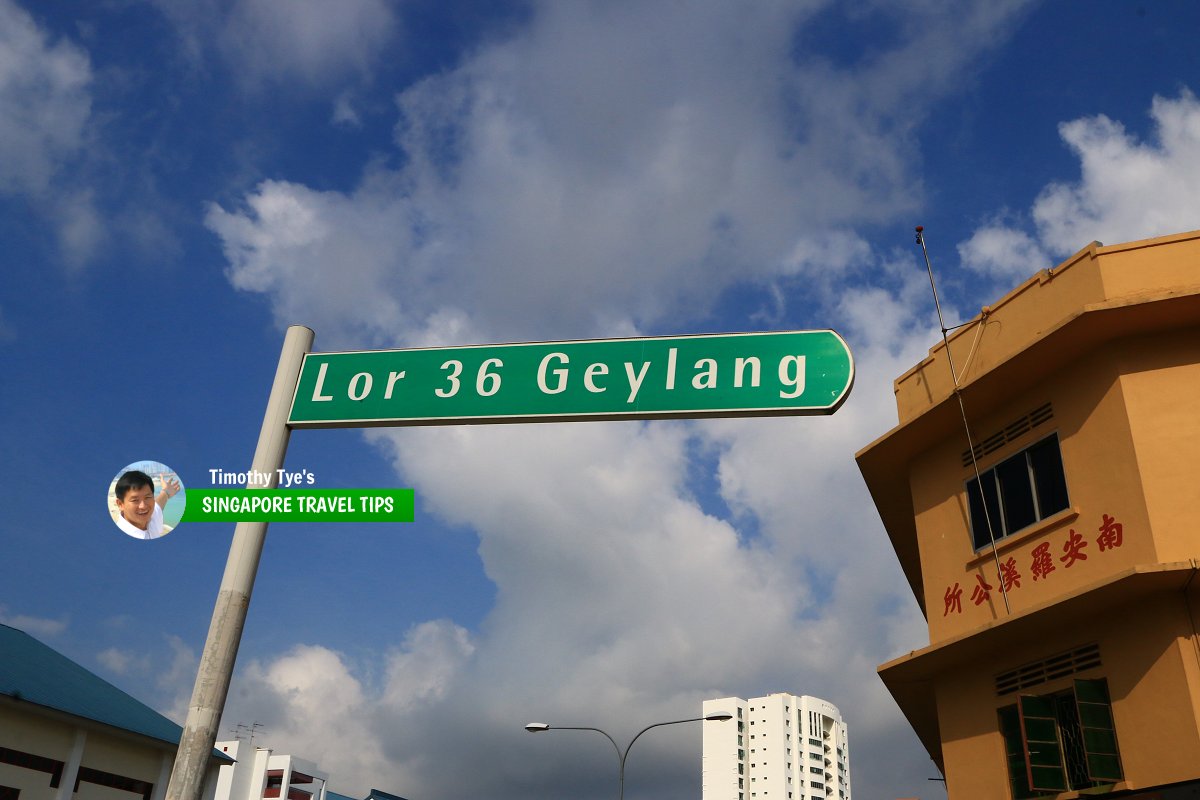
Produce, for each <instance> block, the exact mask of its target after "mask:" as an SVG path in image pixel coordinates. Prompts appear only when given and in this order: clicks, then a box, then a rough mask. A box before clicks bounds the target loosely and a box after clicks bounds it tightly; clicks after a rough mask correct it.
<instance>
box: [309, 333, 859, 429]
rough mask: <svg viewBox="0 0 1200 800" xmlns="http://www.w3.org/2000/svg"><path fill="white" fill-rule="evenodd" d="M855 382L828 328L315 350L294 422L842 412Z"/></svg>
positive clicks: (843, 349) (840, 343) (324, 424)
mask: <svg viewBox="0 0 1200 800" xmlns="http://www.w3.org/2000/svg"><path fill="white" fill-rule="evenodd" d="M853 383H854V360H853V358H852V357H851V355H850V348H849V347H847V346H846V342H845V340H843V339H842V337H841V336H839V335H838V334H837V333H835V332H833V331H828V330H825V331H781V332H771V333H727V334H718V335H698V336H673V337H654V338H645V339H594V340H584V341H573V342H533V343H524V344H490V345H471V346H466V347H439V348H425V349H412V350H367V351H358V352H352V353H309V354H308V355H306V356H305V357H304V365H303V367H302V368H301V371H300V380H299V383H298V384H297V387H296V394H295V396H294V398H293V399H292V408H291V414H290V415H289V417H288V425H289V426H290V427H293V428H341V427H366V426H379V425H454V424H473V423H495V422H533V421H540V422H563V421H571V420H589V419H664V418H695V417H751V416H779V415H793V414H832V413H833V412H834V411H836V410H837V409H838V407H839V406H840V405H841V404H842V402H843V401H844V400H845V399H846V396H847V395H848V394H849V393H850V387H851V385H852V384H853Z"/></svg>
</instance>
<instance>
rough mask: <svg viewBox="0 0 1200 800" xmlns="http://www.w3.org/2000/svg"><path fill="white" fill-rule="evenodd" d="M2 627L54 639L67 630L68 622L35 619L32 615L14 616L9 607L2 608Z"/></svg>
mask: <svg viewBox="0 0 1200 800" xmlns="http://www.w3.org/2000/svg"><path fill="white" fill-rule="evenodd" d="M0 625H8V626H9V627H11V628H17V629H19V630H23V631H25V632H26V633H28V634H31V635H33V636H44V637H53V636H57V635H58V634H60V633H62V632H63V631H65V630H66V629H67V620H65V619H50V618H48V617H35V616H32V615H30V614H13V613H11V612H9V610H8V607H7V606H0Z"/></svg>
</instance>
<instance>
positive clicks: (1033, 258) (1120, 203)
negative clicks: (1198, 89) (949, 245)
mask: <svg viewBox="0 0 1200 800" xmlns="http://www.w3.org/2000/svg"><path fill="white" fill-rule="evenodd" d="M1150 117H1151V120H1152V122H1153V130H1152V132H1151V135H1150V136H1149V137H1148V138H1147V140H1144V141H1143V140H1139V139H1138V137H1136V136H1134V135H1132V134H1130V133H1128V132H1127V131H1126V130H1125V127H1124V126H1123V125H1122V124H1121V123H1120V122H1118V121H1114V120H1112V119H1109V118H1108V117H1106V116H1104V115H1103V114H1100V115H1097V116H1094V117H1083V118H1080V119H1076V120H1072V121H1070V122H1064V123H1062V124H1061V125H1059V127H1058V130H1059V135H1061V136H1062V138H1063V141H1064V142H1065V143H1066V144H1067V146H1068V147H1069V148H1070V149H1071V151H1072V152H1073V153H1074V154H1075V156H1076V157H1078V159H1079V164H1080V177H1079V180H1078V181H1075V182H1060V181H1056V182H1053V183H1050V184H1047V186H1046V187H1045V188H1044V189H1042V191H1041V192H1040V193H1039V194H1038V196H1037V199H1036V200H1035V201H1034V203H1033V207H1032V209H1031V216H1032V219H1033V227H1034V232H1033V233H1030V232H1028V231H1025V230H1022V229H1020V228H1018V227H1015V226H1012V225H1004V224H988V225H985V226H984V227H982V228H981V229H979V230H978V231H976V232H975V234H974V235H973V236H972V238H971V239H970V240H968V241H967V242H964V243H962V244H960V245H959V255H960V257H962V259H963V261H964V262H965V263H966V264H967V265H968V266H972V267H973V268H976V269H979V270H980V271H982V272H985V273H990V274H993V275H995V276H996V277H998V278H1003V279H1004V282H1005V283H1006V284H1009V283H1011V278H1013V277H1027V276H1029V275H1032V274H1033V273H1034V272H1036V271H1037V270H1039V269H1043V268H1045V267H1049V266H1053V263H1051V262H1050V261H1049V259H1050V258H1062V257H1065V256H1068V255H1070V254H1071V253H1074V252H1075V251H1077V250H1079V249H1080V248H1082V247H1086V246H1087V245H1088V244H1089V243H1091V242H1092V241H1102V242H1105V243H1107V244H1117V243H1119V242H1127V241H1133V240H1137V239H1145V238H1150V237H1153V236H1162V235H1165V234H1170V233H1179V232H1182V231H1190V230H1195V229H1196V228H1200V197H1198V196H1197V194H1196V192H1195V186H1196V185H1197V182H1198V181H1200V102H1198V101H1197V100H1196V98H1195V96H1194V95H1193V94H1192V93H1191V92H1190V91H1187V90H1184V91H1183V92H1182V93H1181V94H1180V95H1179V97H1177V98H1174V99H1171V98H1164V97H1157V96H1156V97H1155V98H1154V100H1153V102H1152V104H1151V108H1150Z"/></svg>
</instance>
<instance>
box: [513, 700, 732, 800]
mask: <svg viewBox="0 0 1200 800" xmlns="http://www.w3.org/2000/svg"><path fill="white" fill-rule="evenodd" d="M731 719H733V714H730V713H728V712H726V711H718V712H716V713H715V714H708V715H706V716H703V717H691V718H690V719H676V720H671V721H670V722H656V723H654V724H653V725H647V726H646V727H644V728H642V729H641V730H640V731H638V732H637V735H636V736H634V737H633V738H632V739H630V740H629V744H628V745H626V746H625V750H624V751H622V750H621V748H620V746H618V745H617V740H616V739H614V738H613V737H611V736H609V735H608V734H607V733H605V732H604V731H602V730H600V729H599V728H592V727H587V726H576V725H548V724H547V723H545V722H531V723H529V724H528V725H526V726H525V730H527V731H529V732H530V733H542V732H543V731H595V732H596V733H599V734H601V735H602V736H604V738H605V739H608V741H610V742H612V746H613V749H614V750H616V751H617V761H618V762H619V767H618V771H617V798H618V800H625V759H626V758H628V757H629V751H630V750H631V749H632V748H633V743H634V742H636V741H637V740H638V737H639V736H641V735H642V734H643V733H645V732H646V731H648V730H650V729H651V728H661V727H662V726H664V725H682V724H683V723H685V722H726V721H727V720H731Z"/></svg>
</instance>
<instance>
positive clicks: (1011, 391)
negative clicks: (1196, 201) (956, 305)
mask: <svg viewBox="0 0 1200 800" xmlns="http://www.w3.org/2000/svg"><path fill="white" fill-rule="evenodd" d="M949 347H950V353H949V356H950V357H949V358H948V354H947V352H946V347H945V346H944V345H943V344H942V343H938V344H937V345H936V346H935V347H934V348H933V349H932V350H930V352H929V356H928V357H927V358H926V359H925V360H923V361H922V362H921V363H920V364H917V365H916V366H915V367H913V368H912V369H910V370H909V371H908V372H906V373H905V374H903V375H901V376H900V377H899V378H897V379H896V382H895V392H896V407H897V411H898V416H899V424H898V425H897V427H895V428H894V429H892V430H891V431H889V432H888V433H887V434H886V435H884V436H882V437H881V438H879V439H878V440H876V441H875V442H873V443H871V444H870V445H868V446H867V447H866V448H865V449H863V450H862V451H861V452H860V453H859V454H858V456H857V458H858V464H859V468H860V470H861V471H862V474H863V477H864V478H865V479H866V482H867V485H868V487H869V489H870V491H871V495H872V498H873V499H874V501H875V504H876V506H877V507H878V509H879V514H880V516H881V517H882V519H883V522H884V526H885V527H886V529H887V532H888V536H889V537H890V538H891V541H892V545H893V547H894V548H895V550H896V555H897V557H898V558H899V560H900V564H901V566H902V568H903V570H904V573H905V575H906V577H907V578H908V581H909V584H910V585H911V587H912V590H913V593H914V595H915V596H916V599H917V602H918V603H919V604H920V606H921V609H922V611H923V612H924V614H925V617H926V619H927V620H928V623H929V646H928V647H925V648H923V649H920V650H916V651H914V652H912V653H910V654H908V655H906V656H903V657H901V658H897V659H896V660H894V661H891V662H889V663H887V664H884V665H883V666H881V667H880V669H879V673H880V676H881V677H882V679H883V681H884V683H885V684H886V685H887V687H888V689H889V690H890V691H891V693H892V695H893V697H894V698H895V699H896V702H897V703H898V704H899V706H900V708H901V709H902V710H903V712H904V713H905V715H906V716H907V717H908V720H909V722H910V723H911V724H912V726H913V728H914V730H915V731H916V732H917V735H918V736H919V737H920V739H921V741H922V743H923V744H924V745H925V747H926V749H928V751H929V754H930V756H931V757H932V758H933V760H934V762H935V763H936V764H937V765H938V768H939V769H941V770H942V773H943V775H944V776H945V778H946V788H947V791H948V793H949V796H950V797H951V798H952V799H953V800H959V799H960V798H961V799H962V800H986V799H987V798H1022V797H1055V796H1057V797H1062V798H1070V797H1075V796H1078V795H1079V794H1081V793H1083V794H1090V793H1109V794H1110V796H1113V797H1146V798H1149V797H1154V798H1163V800H1169V798H1174V797H1197V796H1200V636H1198V635H1197V627H1196V626H1197V621H1198V620H1200V599H1198V598H1200V580H1196V571H1197V564H1198V559H1200V522H1198V517H1200V469H1198V467H1197V465H1198V463H1200V232H1193V233H1187V234H1181V235H1177V236H1167V237H1162V238H1158V239H1151V240H1147V241H1141V242H1132V243H1129V244H1122V245H1116V246H1112V247H1104V246H1101V245H1100V244H1099V243H1093V244H1092V245H1091V246H1089V247H1087V248H1085V249H1083V250H1081V251H1080V252H1079V253H1077V254H1076V255H1075V256H1073V257H1072V258H1070V259H1069V260H1067V261H1065V262H1064V263H1062V264H1060V265H1059V266H1057V267H1054V268H1053V269H1050V270H1045V271H1042V272H1040V273H1039V274H1037V275H1035V276H1034V277H1032V278H1030V279H1029V280H1027V281H1026V282H1025V283H1023V284H1021V285H1020V286H1018V287H1017V288H1016V289H1014V290H1013V291H1012V292H1010V293H1009V294H1007V295H1006V296H1005V297H1003V298H1002V299H1000V300H999V301H998V302H996V303H995V304H994V305H992V306H990V307H985V308H984V309H983V310H982V312H981V314H980V315H979V316H978V317H977V318H975V319H974V320H972V321H971V323H969V324H967V325H965V326H964V327H962V328H959V329H958V330H956V331H955V332H954V333H953V334H952V335H951V336H950V337H949ZM950 361H952V362H953V364H954V366H955V368H956V369H957V372H958V376H957V379H958V385H959V389H958V391H957V393H956V391H955V381H954V378H953V377H952V374H951V367H950V363H949V362H950ZM960 401H961V408H960ZM964 415H965V418H966V420H967V422H968V423H969V430H970V434H971V442H972V443H973V445H974V447H973V448H972V447H970V446H969V445H968V439H967V434H966V428H965V427H964V422H963V418H964Z"/></svg>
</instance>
